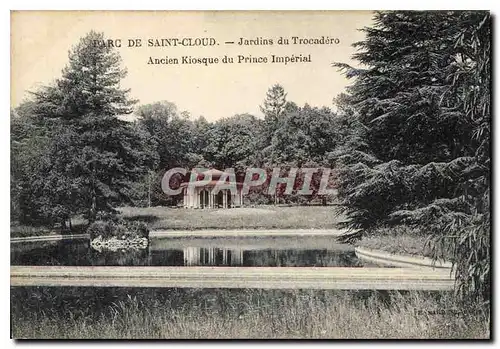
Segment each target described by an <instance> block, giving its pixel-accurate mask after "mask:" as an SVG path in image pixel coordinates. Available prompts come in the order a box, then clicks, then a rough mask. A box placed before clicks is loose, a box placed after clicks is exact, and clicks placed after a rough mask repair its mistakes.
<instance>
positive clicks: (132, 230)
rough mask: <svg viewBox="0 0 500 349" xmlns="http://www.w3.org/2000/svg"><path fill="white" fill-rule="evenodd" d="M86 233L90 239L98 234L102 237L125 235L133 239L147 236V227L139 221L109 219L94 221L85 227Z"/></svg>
mask: <svg viewBox="0 0 500 349" xmlns="http://www.w3.org/2000/svg"><path fill="white" fill-rule="evenodd" d="M87 233H88V234H89V235H90V239H91V240H93V239H95V238H96V237H98V236H102V237H103V239H105V240H106V239H110V238H112V237H123V236H124V237H125V238H126V239H134V238H141V237H146V238H148V237H149V228H148V226H147V224H146V223H144V222H139V221H132V222H127V221H124V220H109V221H96V222H94V223H92V224H91V225H90V226H89V227H88V228H87Z"/></svg>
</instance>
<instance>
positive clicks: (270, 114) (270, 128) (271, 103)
mask: <svg viewBox="0 0 500 349" xmlns="http://www.w3.org/2000/svg"><path fill="white" fill-rule="evenodd" d="M286 104H287V101H286V92H285V89H284V88H283V86H281V85H280V84H275V85H273V86H271V87H270V88H269V89H268V90H267V93H266V98H265V99H264V102H263V105H262V106H261V107H260V110H261V112H262V114H264V124H265V130H264V131H265V132H264V137H263V140H264V141H265V142H266V143H265V146H267V145H269V142H270V140H271V137H272V135H273V133H274V131H275V130H276V129H277V128H278V124H279V121H280V120H281V118H282V117H283V115H284V114H285V106H286Z"/></svg>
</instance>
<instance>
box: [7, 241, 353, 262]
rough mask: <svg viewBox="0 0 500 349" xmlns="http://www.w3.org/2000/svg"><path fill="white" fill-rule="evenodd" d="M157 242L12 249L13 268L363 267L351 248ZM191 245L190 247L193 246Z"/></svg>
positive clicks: (76, 243)
mask: <svg viewBox="0 0 500 349" xmlns="http://www.w3.org/2000/svg"><path fill="white" fill-rule="evenodd" d="M166 245H168V244H167V243H165V241H163V242H162V243H161V245H159V246H161V247H160V248H158V246H155V245H154V243H153V244H150V246H148V247H147V248H146V249H142V250H137V249H127V250H125V249H123V250H118V251H109V250H103V251H97V250H95V249H93V248H91V247H90V246H89V242H88V240H81V241H59V242H53V243H50V244H43V245H38V246H33V248H31V249H27V248H26V246H23V247H21V246H20V245H19V246H17V247H16V245H15V244H13V245H12V248H11V264H12V265H71V266H76V265H81V266H246V267H250V266H253V267H309V266H311V267H313V266H315V267H353V266H362V264H361V263H360V261H359V260H358V259H357V257H356V255H355V253H354V250H353V249H352V248H347V247H345V246H343V247H338V248H334V247H330V248H317V247H315V248H303V249H301V248H290V247H286V248H281V249H280V248H278V247H275V246H273V248H263V247H262V246H261V247H256V246H255V245H252V244H248V245H247V246H245V241H244V240H242V241H241V244H240V246H241V248H238V247H237V246H235V245H232V246H231V247H224V246H220V247H213V246H210V247H199V246H192V245H200V241H196V242H194V243H193V240H185V241H184V244H183V243H182V242H181V241H177V242H176V244H175V246H172V247H175V248H165V247H166ZM190 245H191V246H190Z"/></svg>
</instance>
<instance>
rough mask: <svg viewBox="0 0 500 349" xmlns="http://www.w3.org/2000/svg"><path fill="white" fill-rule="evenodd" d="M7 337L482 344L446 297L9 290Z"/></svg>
mask: <svg viewBox="0 0 500 349" xmlns="http://www.w3.org/2000/svg"><path fill="white" fill-rule="evenodd" d="M11 297H12V299H11V302H12V335H13V337H14V338H488V337H489V335H490V334H489V319H488V318H487V317H486V316H485V315H482V314H480V313H477V312H476V313H472V312H466V311H459V312H456V311H452V309H453V308H454V306H453V303H452V301H451V299H450V296H449V294H439V293H428V292H412V293H405V294H401V293H386V292H382V293H381V292H375V291H357V292H347V291H346V292H340V291H297V290H296V291H286V290H246V289H239V290H228V289H225V290H217V289H212V290H209V289H204V290H197V289H111V288H106V289H92V288H15V289H13V293H12V296H11Z"/></svg>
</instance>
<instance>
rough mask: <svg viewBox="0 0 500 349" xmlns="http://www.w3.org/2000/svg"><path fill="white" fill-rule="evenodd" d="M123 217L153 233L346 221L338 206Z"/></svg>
mask: <svg viewBox="0 0 500 349" xmlns="http://www.w3.org/2000/svg"><path fill="white" fill-rule="evenodd" d="M119 210H120V216H121V217H123V218H125V219H137V220H143V221H146V222H148V223H149V225H150V228H151V229H173V230H195V229H289V228H291V229H293V228H297V229H308V228H309V229H313V228H316V229H329V228H337V227H338V223H339V222H341V221H342V220H344V217H343V216H342V215H341V214H340V213H339V212H338V209H337V207H336V206H291V207H283V206H258V207H254V208H252V207H244V208H232V209H206V210H204V209H185V208H168V207H149V208H137V207H122V208H120V209H119Z"/></svg>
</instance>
